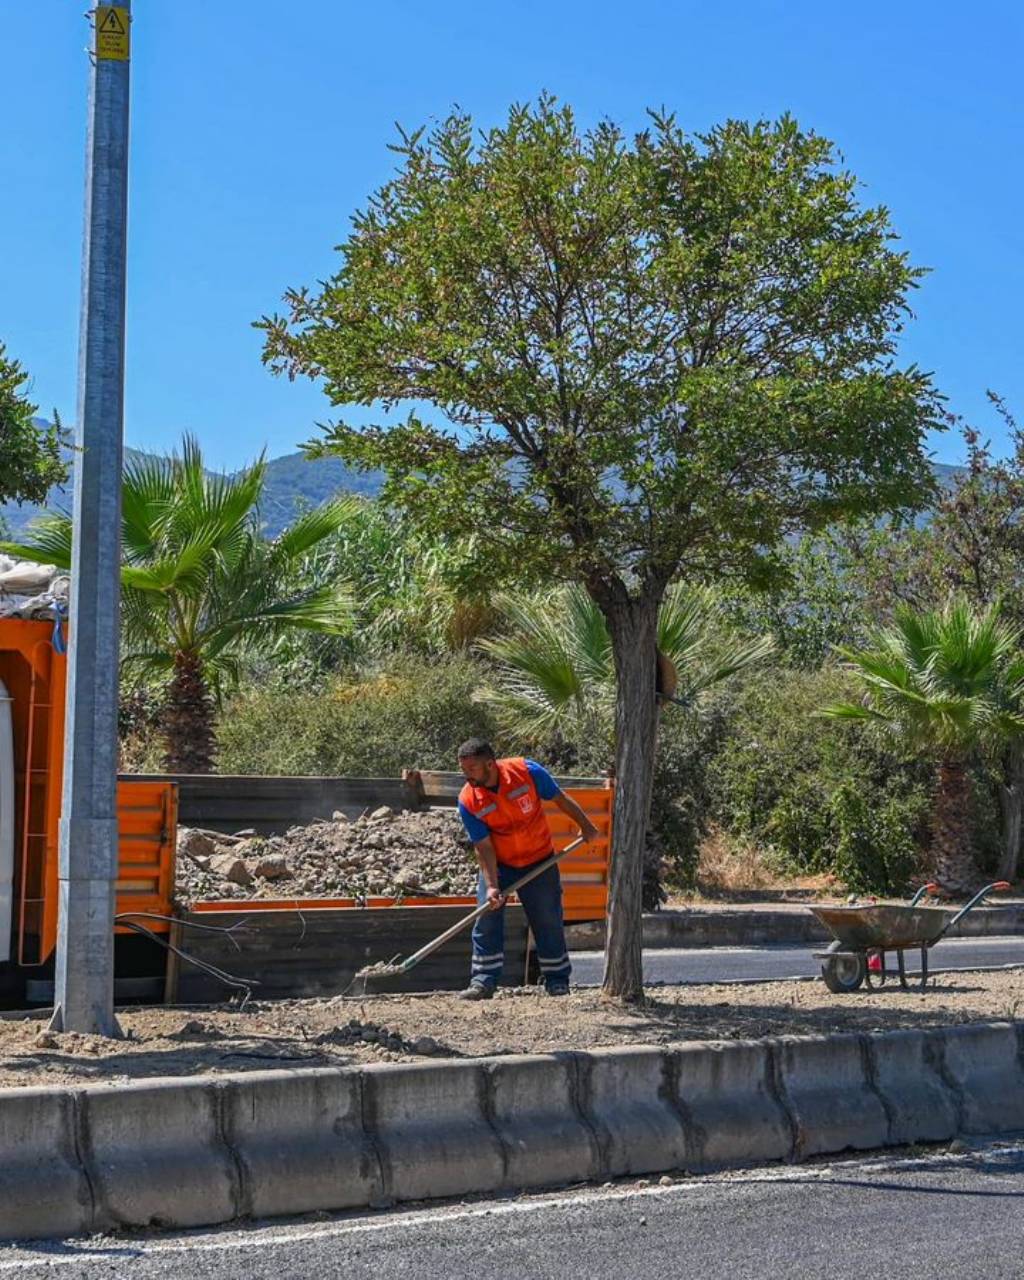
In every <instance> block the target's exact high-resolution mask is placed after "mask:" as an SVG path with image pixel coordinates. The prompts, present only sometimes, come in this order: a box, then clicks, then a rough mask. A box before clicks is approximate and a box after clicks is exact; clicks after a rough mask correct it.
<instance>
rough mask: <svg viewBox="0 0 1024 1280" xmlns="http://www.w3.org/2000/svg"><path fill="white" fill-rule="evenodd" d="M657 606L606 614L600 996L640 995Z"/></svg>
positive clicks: (627, 606) (643, 603) (630, 604)
mask: <svg viewBox="0 0 1024 1280" xmlns="http://www.w3.org/2000/svg"><path fill="white" fill-rule="evenodd" d="M658 609H659V601H658V600H657V599H654V600H650V599H642V600H640V601H638V602H636V601H632V600H630V601H616V602H615V604H614V605H613V606H612V607H610V608H608V609H607V610H606V611H605V618H606V621H607V623H608V630H609V632H610V634H611V641H612V652H613V654H614V657H615V675H616V681H617V690H616V699H615V811H614V817H613V845H614V850H613V855H612V859H611V867H610V871H609V882H608V942H607V947H606V950H605V967H604V984H603V993H604V995H606V996H609V997H613V998H615V999H618V1000H625V1001H631V1002H635V1001H640V1000H642V999H643V995H644V985H643V956H642V953H641V945H642V934H641V929H642V916H641V911H642V906H641V891H642V882H643V861H644V848H645V845H646V839H647V824H648V821H649V819H650V813H651V792H652V789H653V783H654V752H655V743H656V739H657V733H658V708H657V703H656V702H655V696H654V695H655V675H656V644H657V628H658Z"/></svg>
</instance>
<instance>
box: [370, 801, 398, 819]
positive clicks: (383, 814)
mask: <svg viewBox="0 0 1024 1280" xmlns="http://www.w3.org/2000/svg"><path fill="white" fill-rule="evenodd" d="M394 816H395V811H394V809H392V808H391V807H390V806H389V805H386V804H382V805H381V807H380V808H379V809H374V811H373V813H371V814H370V821H371V822H387V821H388V820H389V819H391V818H393V817H394Z"/></svg>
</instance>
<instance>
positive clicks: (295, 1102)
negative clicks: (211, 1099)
mask: <svg viewBox="0 0 1024 1280" xmlns="http://www.w3.org/2000/svg"><path fill="white" fill-rule="evenodd" d="M220 1088H222V1089H224V1091H225V1103H224V1104H225V1121H226V1129H227V1133H228V1136H229V1140H230V1143H231V1146H232V1148H233V1149H234V1151H235V1152H236V1154H237V1156H238V1159H239V1162H240V1164H241V1167H242V1169H243V1170H244V1174H245V1177H244V1192H243V1204H244V1211H245V1212H246V1213H250V1214H254V1215H256V1216H257V1217H259V1216H263V1215H266V1214H272V1213H310V1212H313V1211H315V1210H318V1209H349V1208H352V1207H354V1206H356V1205H365V1204H369V1203H373V1202H375V1201H378V1200H379V1199H380V1198H381V1196H382V1194H383V1188H382V1185H381V1175H380V1165H379V1163H378V1161H377V1157H376V1154H375V1153H374V1151H373V1148H372V1147H371V1145H370V1143H369V1141H368V1140H367V1138H366V1135H365V1133H364V1132H363V1115H362V1089H361V1086H360V1079H359V1074H358V1072H341V1071H332V1070H331V1069H329V1068H328V1069H322V1070H313V1071H309V1072H303V1073H302V1074H301V1075H300V1074H297V1073H295V1072H291V1071H261V1072H258V1073H254V1074H253V1075H251V1076H243V1077H241V1078H236V1079H234V1080H232V1081H230V1082H229V1083H228V1084H226V1085H221V1086H220Z"/></svg>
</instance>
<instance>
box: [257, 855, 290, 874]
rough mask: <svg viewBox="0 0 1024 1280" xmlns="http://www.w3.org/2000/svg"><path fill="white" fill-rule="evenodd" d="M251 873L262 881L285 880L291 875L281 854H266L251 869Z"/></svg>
mask: <svg viewBox="0 0 1024 1280" xmlns="http://www.w3.org/2000/svg"><path fill="white" fill-rule="evenodd" d="M253 872H254V874H255V875H258V876H260V877H261V878H262V879H264V880H286V879H288V878H289V877H290V876H291V874H292V871H291V867H289V865H288V859H287V858H286V857H285V856H284V854H283V853H268V854H266V855H265V856H264V857H262V858H260V860H259V862H257V863H256V865H255V867H253Z"/></svg>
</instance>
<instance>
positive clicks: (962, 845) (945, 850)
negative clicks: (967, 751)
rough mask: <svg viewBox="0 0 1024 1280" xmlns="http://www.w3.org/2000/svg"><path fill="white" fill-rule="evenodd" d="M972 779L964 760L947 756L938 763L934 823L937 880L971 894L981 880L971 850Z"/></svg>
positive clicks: (948, 886) (934, 864)
mask: <svg viewBox="0 0 1024 1280" xmlns="http://www.w3.org/2000/svg"><path fill="white" fill-rule="evenodd" d="M970 803H971V779H970V775H969V774H968V772H967V766H966V764H965V762H964V761H963V760H961V759H958V758H957V757H955V756H947V757H946V758H945V759H943V760H941V761H940V762H939V774H938V782H937V786H936V791H935V813H934V819H933V826H932V863H933V868H934V875H935V879H936V880H937V881H938V882H939V884H940V885H941V886H942V888H943V889H946V890H947V891H948V892H950V893H970V892H971V890H972V889H973V888H974V887H975V884H976V883H977V880H978V869H977V867H976V866H975V862H974V854H973V852H972V850H971V830H970V817H969V814H970Z"/></svg>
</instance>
